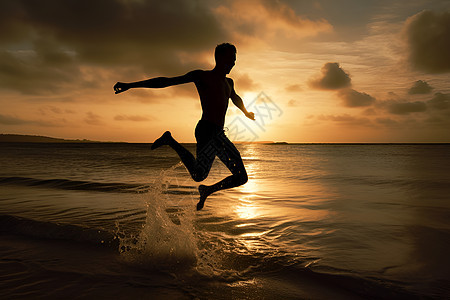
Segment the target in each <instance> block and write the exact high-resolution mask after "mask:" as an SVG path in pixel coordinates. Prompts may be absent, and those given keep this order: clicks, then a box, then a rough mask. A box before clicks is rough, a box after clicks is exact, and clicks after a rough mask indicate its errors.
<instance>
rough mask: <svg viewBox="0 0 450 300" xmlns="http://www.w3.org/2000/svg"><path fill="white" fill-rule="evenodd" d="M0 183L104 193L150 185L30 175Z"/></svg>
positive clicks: (184, 190) (171, 189)
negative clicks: (45, 177)
mask: <svg viewBox="0 0 450 300" xmlns="http://www.w3.org/2000/svg"><path fill="white" fill-rule="evenodd" d="M0 185H15V186H31V187H45V188H54V189H62V190H78V191H92V192H105V193H134V194H141V193H148V192H149V191H150V190H151V189H152V188H155V187H154V186H152V185H142V184H130V183H118V182H110V183H108V182H93V181H82V180H70V179H37V178H30V177H0ZM195 191H196V187H194V186H183V185H168V186H167V190H165V191H164V193H165V194H176V195H187V194H192V193H194V192H195Z"/></svg>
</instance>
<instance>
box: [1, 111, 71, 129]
mask: <svg viewBox="0 0 450 300" xmlns="http://www.w3.org/2000/svg"><path fill="white" fill-rule="evenodd" d="M62 123H66V120H65V119H58V120H56V122H52V121H43V120H28V119H23V118H19V117H14V116H9V115H2V114H0V124H3V125H37V126H43V127H60V126H61V124H62Z"/></svg>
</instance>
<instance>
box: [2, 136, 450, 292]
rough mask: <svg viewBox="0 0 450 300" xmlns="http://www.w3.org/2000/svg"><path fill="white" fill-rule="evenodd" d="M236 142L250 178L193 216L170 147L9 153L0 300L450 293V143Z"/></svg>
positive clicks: (52, 147) (192, 201)
mask: <svg viewBox="0 0 450 300" xmlns="http://www.w3.org/2000/svg"><path fill="white" fill-rule="evenodd" d="M188 148H189V149H190V150H191V151H194V150H195V145H188ZM238 149H239V150H240V151H241V154H242V157H243V160H244V164H245V166H246V168H247V172H248V175H249V182H248V183H247V184H245V185H244V186H241V187H238V188H235V189H231V190H227V191H222V192H219V193H217V194H214V195H212V196H210V197H209V198H208V200H207V202H206V205H205V208H204V209H203V210H202V211H200V212H196V211H195V205H196V202H197V198H198V192H197V186H198V184H197V183H195V182H194V181H192V180H191V179H190V178H189V176H188V174H187V171H186V169H185V168H184V167H183V166H182V164H180V162H179V159H178V157H177V156H176V154H175V153H174V152H173V151H172V150H170V148H168V147H167V148H166V147H163V148H159V149H157V150H155V151H150V150H149V145H147V144H27V143H25V144H15V143H14V144H12V143H9V144H2V145H1V147H0V165H1V169H0V224H1V228H2V229H1V234H0V239H1V243H0V258H1V260H0V264H1V265H2V267H1V268H0V270H2V271H0V276H1V277H2V281H1V282H0V289H1V290H2V294H3V295H4V296H5V297H7V298H16V297H42V298H46V297H54V298H58V297H78V296H80V297H92V298H93V297H100V298H106V297H110V296H114V297H116V298H130V297H131V298H139V297H150V296H152V297H156V298H161V299H163V298H164V299H167V298H196V297H198V298H218V299H229V298H235V299H259V298H265V299H277V298H284V299H289V298H291V299H298V298H300V299H302V298H305V299H339V298H342V299H352V298H354V299H359V298H361V299H367V298H385V299H399V298H405V299H414V298H424V297H425V298H426V297H431V298H445V297H448V296H450V288H449V286H450V271H449V270H450V268H449V266H450V260H449V258H448V255H447V253H448V252H449V249H450V218H449V217H450V202H449V200H450V199H449V198H450V196H449V195H450V193H449V192H450V185H449V182H450V145H370V144H368V145H318V144H307V145H302V144H299V145H259V144H241V145H238ZM228 174H229V172H228V170H227V169H226V168H225V167H224V166H223V165H222V164H221V163H220V161H218V160H216V162H215V163H214V166H213V169H212V171H211V173H210V176H209V177H208V179H207V180H206V184H212V183H214V182H216V181H218V180H220V179H222V178H223V177H225V176H228Z"/></svg>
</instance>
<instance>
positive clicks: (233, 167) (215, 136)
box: [114, 43, 255, 210]
mask: <svg viewBox="0 0 450 300" xmlns="http://www.w3.org/2000/svg"><path fill="white" fill-rule="evenodd" d="M214 56H215V59H216V66H215V67H214V69H212V70H209V71H204V70H195V71H191V72H189V73H187V74H185V75H182V76H178V77H171V78H167V77H157V78H152V79H148V80H144V81H138V82H132V83H122V82H118V83H116V85H115V86H114V90H115V92H116V94H118V93H121V92H124V91H126V90H128V89H130V88H140V87H143V88H163V87H168V86H172V85H177V84H183V83H188V82H193V83H194V84H195V86H196V88H197V91H198V94H199V96H200V103H201V106H202V111H203V113H202V117H201V119H200V121H199V122H198V123H197V127H196V128H195V138H196V140H197V158H195V157H194V156H193V155H192V154H191V153H190V152H189V150H187V149H186V148H184V147H183V146H182V145H181V144H179V143H178V142H177V141H176V140H175V139H174V138H173V137H172V135H171V133H170V132H169V131H166V132H165V133H164V134H163V135H162V136H161V137H160V138H159V139H157V140H156V141H155V142H154V143H153V145H152V147H151V148H152V150H153V149H156V148H158V147H161V146H162V145H169V146H170V147H172V148H173V149H174V150H175V151H176V152H177V153H178V155H179V156H180V158H181V160H182V161H183V163H184V165H185V166H186V168H187V169H188V171H189V173H190V175H191V177H192V179H194V180H195V181H197V182H199V181H202V180H204V179H205V178H206V177H207V176H208V173H209V170H210V169H211V166H212V164H213V162H214V158H215V156H217V157H219V159H220V160H221V161H222V162H223V163H224V164H225V165H226V166H227V168H228V169H229V170H230V171H231V173H232V175H230V176H228V177H226V178H225V179H223V180H221V181H219V182H217V183H215V184H213V185H210V186H207V185H203V184H202V185H200V186H199V187H198V191H199V193H200V201H199V202H198V204H197V210H200V209H202V208H203V206H204V204H205V200H206V198H207V197H208V196H209V195H211V194H212V193H214V192H217V191H219V190H224V189H229V188H232V187H236V186H239V185H242V184H244V183H246V182H247V180H248V178H247V172H246V171H245V167H244V164H243V162H242V158H241V155H240V153H239V151H238V150H237V149H236V147H235V146H234V145H233V143H232V142H231V141H230V140H229V139H228V138H227V137H226V136H225V133H224V130H223V125H224V123H225V114H226V112H227V108H228V100H229V99H230V98H231V101H232V102H233V103H234V104H235V105H236V106H237V107H238V108H239V109H240V110H241V111H242V112H243V113H244V114H245V116H247V117H248V118H250V119H252V120H254V119H255V116H254V114H253V113H252V112H248V111H247V110H246V109H245V106H244V103H243V102H242V99H241V97H239V96H238V95H237V94H236V92H235V90H234V83H233V80H232V79H231V78H227V77H226V75H227V74H229V73H230V71H231V69H232V68H233V67H234V64H235V62H236V47H235V46H233V45H231V44H228V43H225V44H220V45H218V46H217V47H216V49H215V53H214Z"/></svg>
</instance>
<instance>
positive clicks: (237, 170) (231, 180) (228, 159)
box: [197, 134, 248, 210]
mask: <svg viewBox="0 0 450 300" xmlns="http://www.w3.org/2000/svg"><path fill="white" fill-rule="evenodd" d="M218 144H219V145H218V146H219V147H220V148H221V149H220V150H218V151H217V156H218V157H219V158H220V160H221V161H222V162H223V163H224V164H225V166H227V168H228V169H229V170H230V171H231V173H232V175H230V176H228V177H226V178H224V179H222V180H221V181H219V182H217V183H215V184H213V185H210V186H207V185H203V184H202V185H200V186H199V187H198V191H199V193H200V201H199V202H198V203H197V210H200V209H202V208H203V206H204V205H205V200H206V198H207V197H208V196H209V195H211V194H212V193H214V192H217V191H220V190H224V189H229V188H233V187H237V186H240V185H243V184H244V183H246V182H247V180H248V177H247V172H246V171H245V167H244V163H243V162H242V158H241V155H240V153H239V151H238V150H237V149H236V147H235V146H234V145H233V143H232V142H231V141H230V140H229V139H228V138H227V137H226V136H225V134H221V135H220V136H219V137H218Z"/></svg>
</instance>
